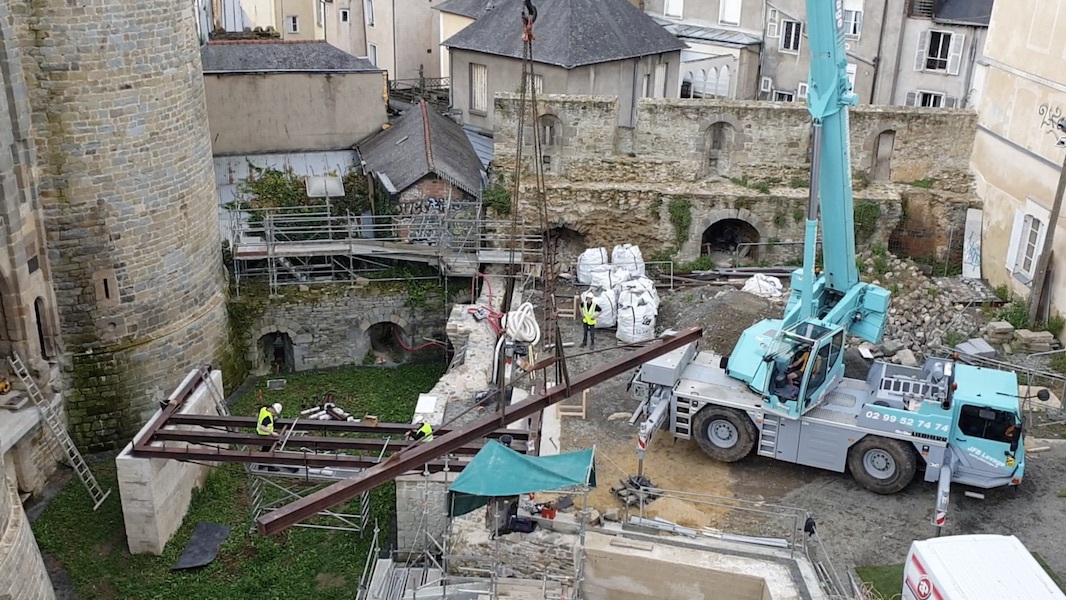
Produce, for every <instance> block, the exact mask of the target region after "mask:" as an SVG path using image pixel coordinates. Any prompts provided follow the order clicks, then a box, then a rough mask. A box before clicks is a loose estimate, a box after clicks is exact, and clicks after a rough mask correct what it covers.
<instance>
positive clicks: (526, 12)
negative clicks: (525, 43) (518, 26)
mask: <svg viewBox="0 0 1066 600" xmlns="http://www.w3.org/2000/svg"><path fill="white" fill-rule="evenodd" d="M522 20H523V21H525V22H526V23H527V24H529V25H532V24H533V23H534V22H535V21H536V20H537V7H536V6H533V2H532V0H525V6H524V7H523V8H522Z"/></svg>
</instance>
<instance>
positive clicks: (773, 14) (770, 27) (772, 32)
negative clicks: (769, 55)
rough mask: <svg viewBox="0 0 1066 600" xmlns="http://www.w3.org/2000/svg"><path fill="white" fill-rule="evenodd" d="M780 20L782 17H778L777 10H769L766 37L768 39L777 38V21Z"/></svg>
mask: <svg viewBox="0 0 1066 600" xmlns="http://www.w3.org/2000/svg"><path fill="white" fill-rule="evenodd" d="M779 18H780V17H778V12H777V9H776V8H771V9H770V10H769V12H767V14H766V37H768V38H775V37H777V26H778V23H777V20H778V19H779Z"/></svg>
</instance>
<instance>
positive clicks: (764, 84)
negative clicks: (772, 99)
mask: <svg viewBox="0 0 1066 600" xmlns="http://www.w3.org/2000/svg"><path fill="white" fill-rule="evenodd" d="M773 92H774V80H773V79H770V78H769V77H763V78H762V80H761V81H760V82H759V93H760V94H772V93H773Z"/></svg>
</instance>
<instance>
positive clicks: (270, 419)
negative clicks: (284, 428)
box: [255, 402, 281, 452]
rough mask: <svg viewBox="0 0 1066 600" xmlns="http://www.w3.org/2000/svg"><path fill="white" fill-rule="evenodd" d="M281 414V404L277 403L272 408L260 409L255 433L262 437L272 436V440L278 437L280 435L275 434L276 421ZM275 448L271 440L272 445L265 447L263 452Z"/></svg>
mask: <svg viewBox="0 0 1066 600" xmlns="http://www.w3.org/2000/svg"><path fill="white" fill-rule="evenodd" d="M280 414H281V404H280V403H278V402H275V403H274V404H273V405H271V406H264V407H261V408H260V409H259V419H257V420H256V422H255V432H256V433H258V434H259V435H261V436H270V437H271V438H276V437H278V434H276V433H274V419H275V418H276V417H277V416H278V415H280ZM273 447H274V440H273V439H271V440H270V443H269V444H268V445H266V446H263V449H262V450H263V452H270V450H271V448H273Z"/></svg>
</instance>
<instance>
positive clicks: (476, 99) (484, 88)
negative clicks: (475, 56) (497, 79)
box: [470, 63, 489, 113]
mask: <svg viewBox="0 0 1066 600" xmlns="http://www.w3.org/2000/svg"><path fill="white" fill-rule="evenodd" d="M470 110H471V111H474V112H480V113H487V112H488V111H489V68H488V67H487V66H485V65H478V64H473V63H471V64H470Z"/></svg>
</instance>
